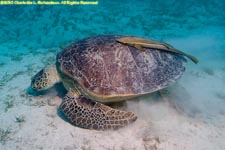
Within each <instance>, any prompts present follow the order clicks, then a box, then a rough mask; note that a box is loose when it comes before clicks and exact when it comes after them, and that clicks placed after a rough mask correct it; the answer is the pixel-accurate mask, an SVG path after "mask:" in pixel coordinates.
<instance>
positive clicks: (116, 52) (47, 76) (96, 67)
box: [31, 35, 186, 130]
mask: <svg viewBox="0 0 225 150" xmlns="http://www.w3.org/2000/svg"><path fill="white" fill-rule="evenodd" d="M126 37H127V36H121V35H100V36H94V37H89V38H85V39H83V40H80V41H77V42H74V43H72V44H71V45H69V46H68V47H66V48H65V49H64V50H63V51H61V52H59V53H58V55H57V57H56V63H55V64H54V65H52V66H48V67H46V68H44V69H42V70H41V71H39V72H38V73H37V74H36V75H35V76H34V77H33V78H32V81H31V88H32V89H33V90H44V89H48V88H50V87H52V86H53V85H54V84H55V83H58V82H62V83H63V85H64V86H65V88H66V89H67V90H68V93H67V94H66V95H65V97H64V98H63V100H62V103H61V105H60V108H61V110H62V112H63V113H64V114H65V116H66V117H67V118H68V120H69V121H70V122H71V123H72V124H74V125H76V126H79V127H82V128H87V129H97V130H106V129H115V128H119V127H123V126H125V125H127V124H129V123H132V122H134V121H135V120H136V119H137V116H136V115H135V114H134V113H133V112H126V111H121V110H116V109H113V108H111V107H109V106H107V105H106V104H107V103H112V102H118V101H122V100H127V99H131V98H135V97H137V96H141V95H145V94H148V93H152V92H154V91H157V90H160V89H163V88H165V87H167V86H169V85H171V84H172V83H174V82H175V81H176V80H177V79H178V78H180V76H181V75H182V73H183V72H184V70H185V67H184V63H185V62H186V59H185V58H184V57H183V56H182V55H180V54H177V53H173V52H170V51H165V50H160V49H159V48H158V49H157V48H155V47H154V45H153V46H152V48H151V47H150V46H148V47H143V49H144V51H140V50H138V49H137V48H136V47H135V46H131V45H129V44H127V43H126V44H124V43H121V42H120V41H118V39H121V38H126ZM156 44H157V43H156Z"/></svg>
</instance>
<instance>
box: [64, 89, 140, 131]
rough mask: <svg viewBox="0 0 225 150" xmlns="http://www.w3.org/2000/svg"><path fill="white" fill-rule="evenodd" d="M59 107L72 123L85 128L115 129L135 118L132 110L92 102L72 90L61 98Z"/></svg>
mask: <svg viewBox="0 0 225 150" xmlns="http://www.w3.org/2000/svg"><path fill="white" fill-rule="evenodd" d="M61 109H62V112H63V113H64V114H65V115H66V117H67V118H68V119H69V121H70V122H71V123H72V124H74V125H76V126H79V127H82V128H87V129H96V130H106V129H117V128H120V127H123V126H126V125H127V124H130V123H132V122H134V121H135V120H136V119H137V116H136V115H134V113H132V112H125V111H120V110H116V109H113V108H111V107H108V106H106V105H104V104H101V103H98V102H94V101H92V100H90V99H88V98H86V97H84V96H83V95H79V94H77V93H76V92H74V91H73V90H69V92H68V94H67V95H66V96H65V97H64V98H63V102H62V104H61Z"/></svg>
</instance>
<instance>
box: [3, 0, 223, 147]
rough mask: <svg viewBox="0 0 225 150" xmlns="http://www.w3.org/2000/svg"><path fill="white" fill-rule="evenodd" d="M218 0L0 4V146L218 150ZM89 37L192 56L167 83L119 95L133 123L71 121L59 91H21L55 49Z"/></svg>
mask: <svg viewBox="0 0 225 150" xmlns="http://www.w3.org/2000/svg"><path fill="white" fill-rule="evenodd" d="M224 10H225V2H224V1H223V0H188V1H176V0H168V1H163V0H158V1H156V0H154V1H153V0H142V1H138V0H123V1H119V0H104V1H103V0H99V2H98V5H72V6H70V5H54V6H51V5H0V149H4V150H12V149H21V150H24V149H48V150H49V149H54V150H55V149H66V150H69V149H71V150H72V149H83V150H84V149H86V150H87V149H88V150H92V149H98V150H100V149H112V150H117V149H118V150H120V149H132V150H133V149H138V150H139V149H147V150H150V149H153V150H154V149H163V150H164V149H166V150H167V149H171V150H175V149H177V150H180V149H196V150H200V149H204V150H211V149H213V150H222V149H224V150H225V142H224V139H225V42H224V41H225V11H224ZM98 34H124V35H133V36H139V37H145V38H148V39H154V40H158V41H162V42H166V43H169V44H171V45H173V46H174V47H176V48H177V49H181V50H182V51H185V52H187V53H190V54H192V55H194V56H196V57H197V58H198V59H199V60H200V62H199V64H197V65H196V64H194V63H192V62H191V61H189V60H188V62H187V64H186V72H185V73H184V75H183V76H182V77H181V79H180V80H178V81H177V83H176V84H174V85H173V86H171V87H169V88H167V89H164V90H162V91H161V92H160V93H158V92H156V93H152V94H150V95H149V96H146V97H142V98H139V99H137V100H133V101H127V102H125V103H124V104H123V105H122V106H115V107H118V108H119V109H126V110H131V111H134V112H135V113H136V114H137V115H138V116H139V118H138V120H137V122H136V123H134V124H132V125H131V126H129V127H127V128H123V129H120V130H119V131H105V132H103V131H92V130H91V131H90V130H85V129H80V128H78V127H74V126H72V125H71V124H69V123H67V122H65V121H64V120H63V119H62V118H60V116H59V115H58V113H57V110H58V106H59V105H60V103H61V98H62V95H63V92H62V91H61V90H60V87H59V88H58V87H56V88H53V89H51V91H50V92H49V93H46V94H43V95H38V96H33V95H30V94H28V92H27V89H28V88H29V85H30V79H31V77H32V76H33V75H34V74H35V73H36V72H37V71H39V70H40V69H42V68H43V67H44V66H46V65H50V64H53V63H54V62H55V56H56V54H57V52H59V51H60V50H61V49H62V48H64V47H66V46H67V45H68V44H70V43H71V42H73V41H75V40H79V39H82V38H85V37H89V36H94V35H98Z"/></svg>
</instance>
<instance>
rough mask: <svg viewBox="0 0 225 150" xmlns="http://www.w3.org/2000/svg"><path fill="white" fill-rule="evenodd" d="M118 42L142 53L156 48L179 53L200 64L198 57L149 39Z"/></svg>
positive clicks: (128, 39) (132, 38)
mask: <svg viewBox="0 0 225 150" xmlns="http://www.w3.org/2000/svg"><path fill="white" fill-rule="evenodd" d="M117 42H120V43H122V44H127V45H130V46H133V47H135V48H137V49H139V50H141V51H144V49H143V48H154V49H159V50H164V51H168V52H173V53H177V54H180V55H184V56H186V57H188V58H189V59H191V60H192V61H193V62H194V63H195V64H197V63H198V62H199V60H198V59H197V58H196V57H194V56H192V55H189V54H187V53H184V52H182V51H180V50H178V49H176V48H174V47H173V46H171V45H169V44H166V43H161V42H157V41H153V40H147V39H143V38H137V37H124V38H120V39H117Z"/></svg>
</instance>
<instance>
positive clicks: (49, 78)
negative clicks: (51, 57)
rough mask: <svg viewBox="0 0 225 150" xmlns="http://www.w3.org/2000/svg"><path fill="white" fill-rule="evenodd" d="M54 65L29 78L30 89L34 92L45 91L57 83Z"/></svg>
mask: <svg viewBox="0 0 225 150" xmlns="http://www.w3.org/2000/svg"><path fill="white" fill-rule="evenodd" d="M59 81H60V79H59V76H58V74H57V71H56V68H55V65H52V66H48V67H46V68H43V69H41V70H40V71H39V72H38V73H37V74H36V75H34V76H33V77H32V78H31V85H30V86H31V88H32V89H33V90H34V91H40V90H46V89H48V88H50V87H52V86H53V85H54V84H55V83H57V82H59Z"/></svg>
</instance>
